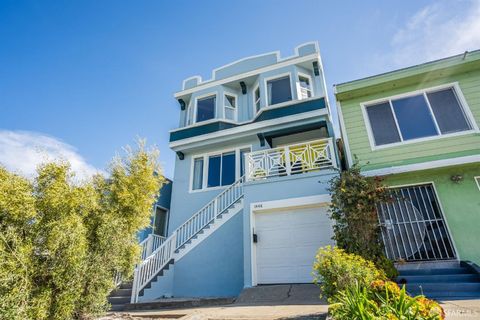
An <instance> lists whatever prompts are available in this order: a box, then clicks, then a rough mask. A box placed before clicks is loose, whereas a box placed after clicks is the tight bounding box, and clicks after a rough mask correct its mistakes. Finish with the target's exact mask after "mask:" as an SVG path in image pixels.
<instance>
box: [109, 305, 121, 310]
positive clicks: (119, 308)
mask: <svg viewBox="0 0 480 320" xmlns="http://www.w3.org/2000/svg"><path fill="white" fill-rule="evenodd" d="M123 310H125V304H112V305H111V306H110V311H123Z"/></svg>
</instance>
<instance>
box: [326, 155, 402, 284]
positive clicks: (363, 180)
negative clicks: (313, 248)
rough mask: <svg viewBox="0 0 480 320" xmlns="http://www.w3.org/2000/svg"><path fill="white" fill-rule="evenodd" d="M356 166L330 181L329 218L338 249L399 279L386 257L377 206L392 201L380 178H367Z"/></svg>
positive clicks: (356, 164)
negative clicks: (360, 258)
mask: <svg viewBox="0 0 480 320" xmlns="http://www.w3.org/2000/svg"><path fill="white" fill-rule="evenodd" d="M360 170H361V167H360V166H359V165H358V163H355V164H354V165H353V166H352V167H351V168H349V169H348V170H346V171H342V172H341V173H340V175H338V176H337V177H334V178H333V179H332V180H331V181H330V188H329V191H330V192H331V194H332V201H331V204H330V217H331V219H333V220H334V226H333V231H334V236H333V239H334V240H335V241H336V244H337V246H338V247H340V248H342V249H344V250H345V251H346V252H348V253H354V254H358V255H360V256H362V257H363V258H365V259H367V260H371V261H373V262H374V263H375V264H376V265H377V266H378V267H379V268H381V269H383V270H384V271H385V272H386V274H387V275H388V276H389V277H393V276H395V275H396V270H395V268H394V267H393V263H392V262H391V261H389V260H388V259H387V258H386V257H385V254H384V247H383V242H382V239H381V237H380V226H379V222H378V215H377V208H376V205H377V203H379V202H387V201H390V200H391V194H390V192H389V191H388V188H387V187H386V186H385V185H383V183H382V179H381V178H380V177H366V176H364V175H362V174H361V172H360Z"/></svg>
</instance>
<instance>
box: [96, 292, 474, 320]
mask: <svg viewBox="0 0 480 320" xmlns="http://www.w3.org/2000/svg"><path fill="white" fill-rule="evenodd" d="M319 295H320V289H319V288H318V287H317V286H315V285H275V286H259V287H255V288H250V289H246V290H244V291H243V292H242V294H241V295H240V296H239V297H238V298H237V300H236V301H235V303H233V304H229V305H223V306H213V307H203V308H188V309H174V310H165V309H163V310H151V311H131V312H128V313H124V314H120V313H118V314H111V315H109V316H107V317H104V318H102V319H101V320H113V319H115V320H120V319H122V320H127V319H128V320H150V319H181V320H227V319H228V320H260V319H262V320H324V319H326V315H327V312H328V304H327V302H326V301H325V300H323V299H320V298H319ZM440 303H441V305H442V306H443V308H444V309H445V313H446V316H447V317H446V318H447V320H469V319H472V320H473V319H480V299H469V300H444V301H440Z"/></svg>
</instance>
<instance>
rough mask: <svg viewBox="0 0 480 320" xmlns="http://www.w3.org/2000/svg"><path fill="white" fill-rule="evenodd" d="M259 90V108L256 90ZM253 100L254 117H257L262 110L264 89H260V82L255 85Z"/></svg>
mask: <svg viewBox="0 0 480 320" xmlns="http://www.w3.org/2000/svg"><path fill="white" fill-rule="evenodd" d="M257 90H258V102H259V106H258V110H257V101H256V100H255V91H257ZM252 101H253V117H254V118H255V116H256V115H257V114H259V113H260V111H262V91H261V90H260V83H259V82H257V83H255V84H254V86H253V90H252Z"/></svg>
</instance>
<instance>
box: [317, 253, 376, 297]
mask: <svg viewBox="0 0 480 320" xmlns="http://www.w3.org/2000/svg"><path fill="white" fill-rule="evenodd" d="M313 270H314V275H315V282H316V283H317V284H319V285H320V288H321V289H322V294H324V295H325V296H327V297H328V298H329V301H334V300H335V298H336V297H335V295H336V294H337V292H339V291H342V290H346V289H347V288H350V287H352V286H354V285H355V284H356V283H360V284H361V285H369V284H370V283H371V282H372V281H374V280H377V279H385V274H384V273H383V271H382V270H379V269H377V268H376V267H375V265H374V264H373V262H371V261H368V260H365V259H364V258H362V257H361V256H358V255H355V254H351V253H346V252H345V250H343V249H340V248H337V247H334V248H332V247H330V246H326V247H323V248H320V249H319V250H318V253H317V255H316V257H315V263H314V265H313Z"/></svg>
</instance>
